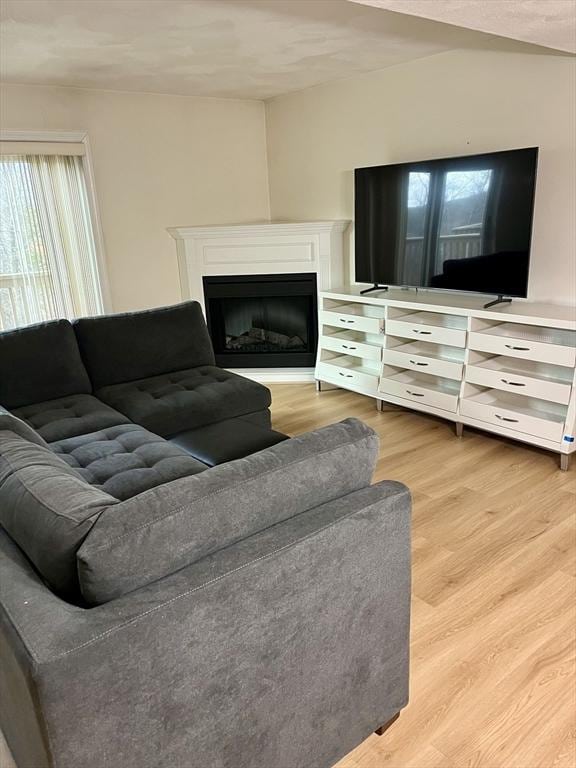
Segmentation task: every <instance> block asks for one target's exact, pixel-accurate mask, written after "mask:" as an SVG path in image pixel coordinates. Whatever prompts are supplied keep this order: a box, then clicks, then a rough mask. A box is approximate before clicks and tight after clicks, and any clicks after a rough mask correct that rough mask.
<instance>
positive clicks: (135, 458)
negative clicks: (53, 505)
mask: <svg viewBox="0 0 576 768" xmlns="http://www.w3.org/2000/svg"><path fill="white" fill-rule="evenodd" d="M50 448H51V449H52V450H53V451H54V453H55V454H57V455H59V456H60V457H61V458H62V459H64V461H65V462H66V463H67V464H68V465H69V466H71V467H73V468H74V469H75V470H76V471H77V472H78V474H80V475H81V476H82V477H83V478H84V480H86V481H87V482H88V483H90V484H91V485H94V486H96V487H97V488H99V489H101V490H103V491H105V492H106V493H108V494H110V496H113V497H114V498H116V499H120V500H121V501H123V500H124V499H129V498H132V496H136V495H137V494H139V493H142V491H147V490H148V489H149V488H154V487H156V486H157V485H162V484H163V483H168V482H170V481H171V480H177V479H178V478H181V477H187V476H188V475H196V474H198V473H199V472H203V471H204V470H205V469H207V468H208V467H207V466H206V464H203V463H202V462H201V461H198V460H196V459H194V458H193V457H192V456H189V455H188V454H187V453H185V452H184V451H183V450H181V449H180V448H178V447H177V446H175V445H173V444H172V443H169V442H167V441H166V440H164V439H163V438H161V437H158V435H153V434H152V433H151V432H148V431H147V430H145V429H142V427H139V426H137V425H136V424H122V425H119V426H117V427H110V428H108V429H103V430H100V431H99V432H93V433H92V434H89V435H79V436H77V437H71V438H68V439H67V440H59V441H58V442H55V443H52V444H51V445H50Z"/></svg>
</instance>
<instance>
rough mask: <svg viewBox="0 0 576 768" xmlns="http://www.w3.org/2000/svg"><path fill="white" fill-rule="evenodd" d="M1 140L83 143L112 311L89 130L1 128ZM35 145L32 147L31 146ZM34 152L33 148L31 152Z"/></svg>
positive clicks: (106, 300) (105, 294) (106, 303)
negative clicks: (7, 129)
mask: <svg viewBox="0 0 576 768" xmlns="http://www.w3.org/2000/svg"><path fill="white" fill-rule="evenodd" d="M0 141H2V142H4V141H6V142H10V141H15V142H21V143H25V142H30V144H32V143H34V142H36V143H38V142H50V143H52V144H57V143H65V144H83V145H84V155H83V158H84V160H83V167H84V177H85V182H86V193H87V195H88V205H89V208H90V219H91V221H92V230H93V235H94V247H95V250H96V263H97V267H98V276H99V278H100V291H101V294H102V304H103V307H104V312H112V311H113V308H112V299H111V293H110V282H109V279H108V269H107V263H106V251H105V247H104V233H103V230H102V224H101V221H100V209H99V206H98V198H97V195H96V183H95V179H94V165H93V162H92V152H91V147H90V139H89V137H88V132H87V131H0ZM31 149H32V147H31ZM30 154H33V152H30Z"/></svg>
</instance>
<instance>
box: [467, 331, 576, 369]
mask: <svg viewBox="0 0 576 768" xmlns="http://www.w3.org/2000/svg"><path fill="white" fill-rule="evenodd" d="M469 346H470V349H475V350H478V351H479V352H492V353H494V354H497V355H506V356H507V357H519V358H522V359H524V360H535V361H536V362H539V363H552V364H554V365H566V366H569V367H573V366H574V365H576V348H574V347H569V346H562V345H561V344H550V343H547V342H542V341H533V340H528V339H523V338H520V337H518V338H514V337H512V336H500V335H496V334H490V333H478V332H474V331H473V332H472V333H470V341H469Z"/></svg>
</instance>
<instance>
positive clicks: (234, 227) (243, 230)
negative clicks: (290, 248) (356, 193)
mask: <svg viewBox="0 0 576 768" xmlns="http://www.w3.org/2000/svg"><path fill="white" fill-rule="evenodd" d="M349 224H350V222H349V221H347V220H345V219H336V220H334V221H330V220H326V221H258V222H254V223H253V224H223V225H214V226H199V227H169V228H168V232H169V233H170V235H171V236H172V237H173V238H174V239H175V240H186V239H188V238H191V237H222V236H223V235H227V236H233V235H241V236H243V235H270V234H275V233H276V234H283V233H289V232H301V233H302V232H332V231H335V232H340V233H342V232H344V230H345V229H346V228H347V227H348V225H349Z"/></svg>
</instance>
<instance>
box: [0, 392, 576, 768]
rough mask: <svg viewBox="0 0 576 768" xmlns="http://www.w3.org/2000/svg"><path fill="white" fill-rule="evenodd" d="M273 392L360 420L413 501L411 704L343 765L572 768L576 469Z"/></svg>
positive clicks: (364, 408) (417, 421)
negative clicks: (378, 441) (564, 469)
mask: <svg viewBox="0 0 576 768" xmlns="http://www.w3.org/2000/svg"><path fill="white" fill-rule="evenodd" d="M272 390H273V403H274V405H273V415H274V426H275V427H276V428H277V429H279V430H281V431H284V432H288V433H289V434H297V433H300V432H305V431H308V430H311V429H314V428H315V427H319V426H322V425H324V424H329V423H331V422H334V421H338V420H340V419H343V418H345V417H347V416H356V417H358V418H361V419H363V420H364V421H365V422H367V423H368V424H369V425H370V426H371V427H373V428H374V429H375V430H376V431H377V432H378V433H379V435H380V439H381V450H380V459H379V462H378V468H377V472H376V476H375V479H376V480H382V479H385V478H391V479H395V480H401V481H402V482H404V483H406V484H407V485H408V486H409V487H410V489H411V490H412V493H413V496H414V518H413V520H414V522H413V551H414V567H413V576H414V584H413V607H412V611H413V612H412V669H411V701H410V704H409V706H408V707H407V708H406V709H405V710H404V711H403V713H402V715H401V716H400V719H399V720H398V721H397V722H396V723H395V724H394V725H393V726H392V727H391V729H390V730H389V731H388V732H387V733H386V734H385V735H384V736H381V737H379V736H376V735H373V736H371V737H370V738H369V739H367V740H366V741H365V742H364V743H363V744H361V745H360V746H359V747H358V748H357V749H356V750H355V751H354V752H352V753H351V754H349V755H348V756H347V757H346V758H344V759H343V760H342V761H341V762H339V763H338V766H337V768H576V682H575V667H576V664H575V655H574V653H575V651H574V645H575V639H576V637H575V636H576V571H575V552H576V471H575V467H576V461H574V463H573V467H572V469H571V471H570V472H560V471H559V469H558V463H557V457H556V456H554V455H553V454H549V453H546V452H544V451H540V450H536V449H533V448H529V447H526V446H522V445H521V444H518V443H511V442H506V441H504V440H500V439H498V438H496V437H493V436H489V435H487V434H482V433H479V432H473V431H465V432H464V437H463V438H462V439H461V440H459V439H457V438H456V437H455V436H454V433H453V428H452V426H451V425H450V424H449V423H447V422H443V421H440V420H436V419H433V418H431V417H427V416H423V415H420V414H416V413H411V412H407V411H402V410H399V409H391V410H390V411H387V412H384V413H378V412H377V411H376V408H375V405H374V401H373V400H370V399H368V398H365V397H361V396H359V395H354V394H352V393H348V392H344V391H342V390H334V391H329V392H321V393H316V392H315V391H314V387H313V385H307V384H306V385H304V384H299V385H297V384H292V385H288V384H279V385H274V386H273V387H272ZM6 765H8V762H7V757H6V753H4V761H3V759H2V746H1V745H0V766H2V767H4V766H6ZM79 768H81V766H79ZM118 768H121V766H118ZM175 768H176V767H175ZM178 768H185V767H184V766H179V767H178ZM190 768H196V767H195V766H190ZM206 768H210V766H206ZM270 768H275V767H274V766H270ZM310 768H315V767H314V766H310Z"/></svg>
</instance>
